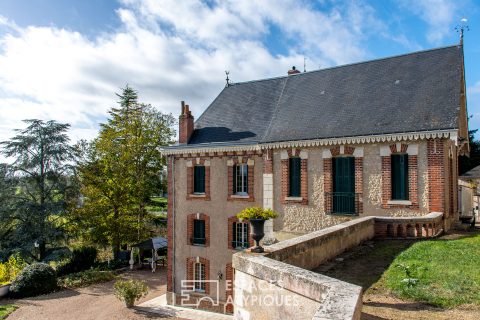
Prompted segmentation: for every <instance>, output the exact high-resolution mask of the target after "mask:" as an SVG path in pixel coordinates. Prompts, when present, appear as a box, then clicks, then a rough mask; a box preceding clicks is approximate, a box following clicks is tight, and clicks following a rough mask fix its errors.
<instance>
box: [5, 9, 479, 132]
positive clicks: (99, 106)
mask: <svg viewBox="0 0 480 320" xmlns="http://www.w3.org/2000/svg"><path fill="white" fill-rule="evenodd" d="M462 17H466V18H467V19H468V24H469V26H470V31H468V32H466V34H465V46H464V52H465V63H466V77H467V93H468V108H469V113H470V114H471V115H473V118H472V120H471V122H470V127H471V128H478V127H480V59H479V57H480V41H479V40H480V1H475V0H456V1H453V0H416V1H414V0H385V1H383V0H382V1H380V0H377V1H353V0H352V1H335V0H317V1H299V0H279V1H234V0H231V1H228V0H226V1H221V2H220V1H214V0H209V1H195V0H182V1H179V0H121V1H116V0H29V1H19V0H0V114H1V118H0V140H4V139H7V138H8V137H10V136H11V135H12V129H13V128H18V127H21V126H22V123H21V119H25V118H42V119H56V120H58V121H62V122H69V123H71V124H72V130H71V136H72V138H73V139H74V140H77V139H80V138H87V139H89V138H92V137H93V136H95V134H96V132H97V129H98V123H99V122H101V121H103V120H104V119H105V117H106V112H107V110H108V108H110V107H111V106H113V105H114V104H115V101H116V97H115V95H114V93H115V92H119V90H120V88H121V87H123V86H125V85H126V84H127V83H128V84H130V85H131V86H133V87H134V88H136V89H137V90H138V91H139V93H140V97H141V100H142V101H145V102H149V103H151V104H152V105H154V106H156V107H157V108H159V109H160V110H162V111H164V112H172V113H174V115H176V116H177V115H178V111H179V110H180V108H179V106H180V100H186V101H187V102H188V103H189V104H190V105H191V107H192V109H193V112H194V115H195V116H196V117H198V116H199V115H200V114H201V112H202V111H203V110H204V109H205V108H206V107H207V106H208V104H209V103H210V102H211V101H212V100H213V99H214V98H215V97H216V95H217V94H218V93H219V92H220V91H221V89H222V88H223V86H224V84H225V82H224V78H225V74H224V70H230V78H231V79H232V80H233V81H234V82H235V81H246V80H253V79H259V78H265V77H274V76H281V75H284V74H286V71H287V70H288V69H289V67H291V66H292V65H296V66H297V67H299V68H300V69H303V58H304V57H305V58H306V63H307V70H314V69H319V68H325V67H330V66H335V65H341V64H346V63H352V62H357V61H363V60H370V59H375V58H381V57H385V56H392V55H397V54H403V53H408V52H413V51H418V50H424V49H429V48H435V47H441V46H448V45H453V44H457V43H458V41H459V35H458V33H456V32H455V30H454V28H455V26H456V25H458V24H459V23H460V19H461V18H462Z"/></svg>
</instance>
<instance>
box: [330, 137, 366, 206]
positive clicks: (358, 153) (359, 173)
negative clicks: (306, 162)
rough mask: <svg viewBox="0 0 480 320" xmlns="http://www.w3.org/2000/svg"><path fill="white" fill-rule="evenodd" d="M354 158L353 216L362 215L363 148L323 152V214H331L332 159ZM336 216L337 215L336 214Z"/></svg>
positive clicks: (336, 147)
mask: <svg viewBox="0 0 480 320" xmlns="http://www.w3.org/2000/svg"><path fill="white" fill-rule="evenodd" d="M345 156H350V157H354V158H355V160H354V166H355V168H354V170H355V214H356V215H361V214H362V213H363V147H357V148H355V147H352V146H344V145H340V146H334V147H332V148H330V149H325V150H324V151H323V188H324V192H325V200H324V201H325V202H324V203H325V205H324V208H325V212H326V213H333V197H332V196H330V195H331V194H332V193H333V178H334V177H333V160H332V158H333V157H345ZM336 214H338V213H336Z"/></svg>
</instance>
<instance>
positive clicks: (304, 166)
mask: <svg viewBox="0 0 480 320" xmlns="http://www.w3.org/2000/svg"><path fill="white" fill-rule="evenodd" d="M286 152H287V154H288V158H287V159H282V160H281V166H282V168H281V172H282V195H281V203H282V204H290V203H298V204H303V205H307V204H308V159H304V158H302V159H301V160H300V197H301V198H302V199H301V200H297V199H288V197H289V195H290V181H289V170H290V161H289V158H292V157H300V150H299V149H288V150H287V151H286Z"/></svg>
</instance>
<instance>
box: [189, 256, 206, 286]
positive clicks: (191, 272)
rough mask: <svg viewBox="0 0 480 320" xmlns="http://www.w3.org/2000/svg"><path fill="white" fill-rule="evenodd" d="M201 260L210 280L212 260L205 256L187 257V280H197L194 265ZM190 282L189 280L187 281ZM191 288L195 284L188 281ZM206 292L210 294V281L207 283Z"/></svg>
mask: <svg viewBox="0 0 480 320" xmlns="http://www.w3.org/2000/svg"><path fill="white" fill-rule="evenodd" d="M197 262H200V263H202V264H203V265H204V266H205V280H210V260H208V259H206V258H203V257H189V258H187V264H186V270H187V279H186V280H195V274H194V265H195V263H197ZM187 282H188V281H187ZM188 286H189V287H190V288H192V290H193V288H194V284H193V282H192V283H188ZM205 294H206V295H208V294H210V283H208V282H206V283H205Z"/></svg>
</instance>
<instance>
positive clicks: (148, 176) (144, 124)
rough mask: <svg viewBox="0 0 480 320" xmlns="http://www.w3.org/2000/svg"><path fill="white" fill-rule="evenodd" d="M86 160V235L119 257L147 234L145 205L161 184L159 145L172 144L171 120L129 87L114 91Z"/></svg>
mask: <svg viewBox="0 0 480 320" xmlns="http://www.w3.org/2000/svg"><path fill="white" fill-rule="evenodd" d="M117 96H118V97H119V98H120V100H119V101H118V104H119V107H117V108H112V109H111V110H110V111H109V114H110V118H109V119H108V121H107V122H106V123H105V124H102V125H101V130H100V134H99V137H98V138H97V139H96V140H95V141H94V142H93V143H92V145H91V150H90V151H89V152H88V153H89V154H90V155H89V157H88V160H87V161H84V162H83V163H82V164H81V165H80V176H81V184H82V188H81V193H82V195H84V196H85V203H84V206H83V207H82V208H81V209H80V210H79V211H81V212H82V214H83V215H84V216H83V219H84V222H85V223H86V224H87V225H88V230H89V234H88V236H89V237H90V239H91V240H92V241H95V242H108V243H109V244H111V245H112V249H113V253H114V256H115V257H118V253H119V251H120V246H121V245H122V244H126V243H127V244H128V243H129V244H132V243H133V242H137V241H139V240H143V238H145V237H148V236H149V234H148V233H147V231H148V230H147V229H146V228H145V223H146V221H147V220H148V213H147V211H146V205H147V204H148V202H149V201H150V198H151V196H152V195H154V194H156V193H157V192H158V190H159V186H160V178H159V177H160V172H161V171H162V169H163V166H164V165H165V162H164V161H165V160H164V159H163V158H162V157H161V154H160V150H159V149H160V147H161V146H165V145H168V144H171V143H172V138H173V136H174V130H173V129H172V126H173V124H174V122H175V121H174V118H173V117H172V115H170V114H167V115H166V114H162V113H161V112H158V111H157V110H155V109H154V108H153V107H152V106H150V105H146V104H142V103H139V102H138V94H137V92H136V91H135V90H133V89H132V88H130V87H128V86H127V87H126V88H124V89H123V92H122V94H120V95H117Z"/></svg>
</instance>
